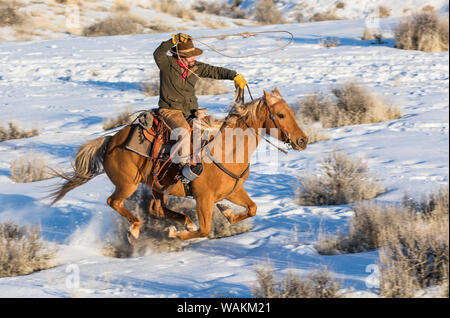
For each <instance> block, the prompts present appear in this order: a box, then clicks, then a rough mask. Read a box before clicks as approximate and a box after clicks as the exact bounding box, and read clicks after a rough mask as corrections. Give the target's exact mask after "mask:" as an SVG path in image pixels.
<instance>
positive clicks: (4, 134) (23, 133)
mask: <svg viewBox="0 0 450 318" xmlns="http://www.w3.org/2000/svg"><path fill="white" fill-rule="evenodd" d="M37 135H39V130H38V129H32V130H20V129H19V127H17V126H16V125H15V124H14V123H12V122H10V123H9V124H8V128H3V127H0V141H6V140H11V139H21V138H30V137H34V136H37Z"/></svg>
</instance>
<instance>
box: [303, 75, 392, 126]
mask: <svg viewBox="0 0 450 318" xmlns="http://www.w3.org/2000/svg"><path fill="white" fill-rule="evenodd" d="M332 93H333V95H334V96H332V97H328V96H324V95H323V94H315V95H310V96H308V97H306V98H305V99H304V100H302V101H301V102H300V107H299V112H300V113H299V114H300V116H302V117H304V118H307V119H310V120H312V121H319V122H320V123H321V124H322V126H323V127H325V128H331V127H340V126H347V125H358V124H367V123H377V122H383V121H388V120H392V119H396V118H400V117H401V111H400V109H399V108H398V107H396V106H393V105H390V106H388V105H387V103H386V101H385V100H383V99H381V98H380V97H379V96H378V95H375V94H372V93H369V92H368V91H367V90H366V89H365V88H364V87H362V86H359V85H357V84H355V83H348V84H346V85H345V86H344V87H343V88H336V89H333V90H332Z"/></svg>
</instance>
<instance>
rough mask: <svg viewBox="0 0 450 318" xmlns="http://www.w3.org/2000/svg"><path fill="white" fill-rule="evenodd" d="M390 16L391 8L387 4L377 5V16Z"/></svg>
mask: <svg viewBox="0 0 450 318" xmlns="http://www.w3.org/2000/svg"><path fill="white" fill-rule="evenodd" d="M390 16H391V8H389V7H388V6H379V7H378V17H379V18H388V17H390Z"/></svg>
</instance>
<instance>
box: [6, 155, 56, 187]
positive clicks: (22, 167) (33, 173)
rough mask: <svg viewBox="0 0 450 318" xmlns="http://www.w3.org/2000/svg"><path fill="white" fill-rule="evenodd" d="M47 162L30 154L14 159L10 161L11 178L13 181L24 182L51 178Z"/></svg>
mask: <svg viewBox="0 0 450 318" xmlns="http://www.w3.org/2000/svg"><path fill="white" fill-rule="evenodd" d="M52 177H53V175H52V174H51V173H50V171H49V170H48V167H47V162H46V161H45V160H44V159H42V158H39V157H33V156H32V155H30V156H27V157H23V158H20V159H16V160H14V161H13V162H12V163H11V179H12V180H13V181H14V182H19V183H26V182H34V181H40V180H46V179H49V178H52Z"/></svg>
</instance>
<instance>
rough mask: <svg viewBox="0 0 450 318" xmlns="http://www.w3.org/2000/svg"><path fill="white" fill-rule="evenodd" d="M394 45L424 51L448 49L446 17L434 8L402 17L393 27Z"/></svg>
mask: <svg viewBox="0 0 450 318" xmlns="http://www.w3.org/2000/svg"><path fill="white" fill-rule="evenodd" d="M394 34H395V46H396V47H397V48H399V49H404V50H419V51H424V52H444V51H448V38H449V27H448V17H441V16H439V13H438V12H437V11H434V10H427V11H421V12H419V13H414V14H412V15H410V16H408V17H405V18H403V19H402V21H401V22H400V23H399V24H398V25H397V26H396V27H395V29H394Z"/></svg>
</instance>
